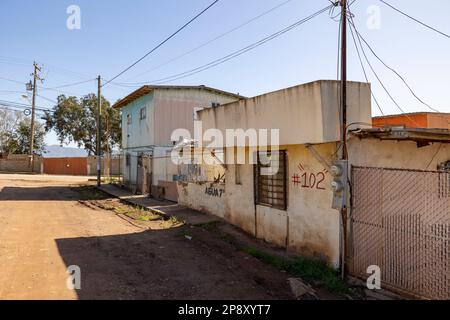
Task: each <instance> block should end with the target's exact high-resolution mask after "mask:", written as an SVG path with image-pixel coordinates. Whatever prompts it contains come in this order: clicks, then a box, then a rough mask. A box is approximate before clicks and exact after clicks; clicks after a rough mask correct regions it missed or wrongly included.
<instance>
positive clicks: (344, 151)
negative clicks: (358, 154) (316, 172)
mask: <svg viewBox="0 0 450 320" xmlns="http://www.w3.org/2000/svg"><path fill="white" fill-rule="evenodd" d="M341 6H342V17H341V21H342V26H341V32H342V34H341V41H342V43H341V101H340V102H341V117H342V118H341V142H342V154H341V160H347V0H341Z"/></svg>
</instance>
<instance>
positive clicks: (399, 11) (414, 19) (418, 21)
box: [379, 0, 450, 38]
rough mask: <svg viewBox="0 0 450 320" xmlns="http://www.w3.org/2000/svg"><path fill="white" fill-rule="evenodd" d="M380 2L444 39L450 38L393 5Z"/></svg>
mask: <svg viewBox="0 0 450 320" xmlns="http://www.w3.org/2000/svg"><path fill="white" fill-rule="evenodd" d="M379 1H380V2H382V3H384V4H385V5H387V6H388V7H390V8H391V9H394V10H395V11H397V12H398V13H401V14H402V15H404V16H405V17H408V18H409V19H411V20H413V21H415V22H417V23H419V24H421V25H422V26H424V27H426V28H428V29H430V30H433V31H435V32H437V33H439V34H441V35H443V36H444V37H447V38H450V35H448V34H446V33H444V32H442V31H439V30H438V29H436V28H433V27H432V26H430V25H428V24H426V23H424V22H422V21H420V20H418V19H416V18H414V17H412V16H410V15H409V14H407V13H405V12H403V11H402V10H400V9H398V8H396V7H394V6H393V5H391V4H389V3H387V2H386V1H384V0H379Z"/></svg>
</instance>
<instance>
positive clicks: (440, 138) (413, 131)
mask: <svg viewBox="0 0 450 320" xmlns="http://www.w3.org/2000/svg"><path fill="white" fill-rule="evenodd" d="M350 133H351V134H352V135H354V136H356V137H359V138H376V139H380V140H407V141H415V142H424V143H428V142H442V143H450V130H448V129H423V128H405V127H386V128H369V129H367V128H366V129H357V130H352V131H350Z"/></svg>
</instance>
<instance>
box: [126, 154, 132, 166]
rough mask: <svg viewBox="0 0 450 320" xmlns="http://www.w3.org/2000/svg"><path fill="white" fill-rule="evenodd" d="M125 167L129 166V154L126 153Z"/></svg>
mask: <svg viewBox="0 0 450 320" xmlns="http://www.w3.org/2000/svg"><path fill="white" fill-rule="evenodd" d="M125 165H126V166H127V167H130V166H131V155H130V154H129V153H127V155H126V157H125Z"/></svg>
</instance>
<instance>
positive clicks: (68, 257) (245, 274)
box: [56, 226, 292, 300]
mask: <svg viewBox="0 0 450 320" xmlns="http://www.w3.org/2000/svg"><path fill="white" fill-rule="evenodd" d="M186 235H189V237H188V238H186ZM191 237H192V238H191ZM190 239H191V240H190ZM56 243H57V246H58V249H59V252H60V255H61V257H62V259H63V261H64V262H65V264H66V265H67V266H68V267H69V266H72V265H77V266H79V267H80V268H81V286H82V288H81V290H77V294H78V297H79V299H81V300H86V299H189V300H191V299H192V300H194V299H238V300H239V299H240V300H242V299H243V300H247V299H262V300H265V299H290V298H292V296H291V292H290V289H289V286H288V284H287V282H286V274H284V273H282V272H280V271H278V270H276V269H274V268H273V267H271V266H269V265H266V264H264V263H262V262H260V261H259V260H257V259H254V258H252V257H250V256H248V255H246V254H244V253H242V252H240V251H238V250H236V249H235V248H234V247H233V246H231V245H229V244H227V243H225V242H223V241H220V240H217V239H215V238H214V237H211V234H210V233H209V232H208V231H206V230H203V229H201V228H195V227H188V226H183V227H179V228H173V229H168V230H158V231H156V230H154V231H146V232H142V233H135V234H127V235H113V236H102V237H89V238H74V239H59V240H56Z"/></svg>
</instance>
